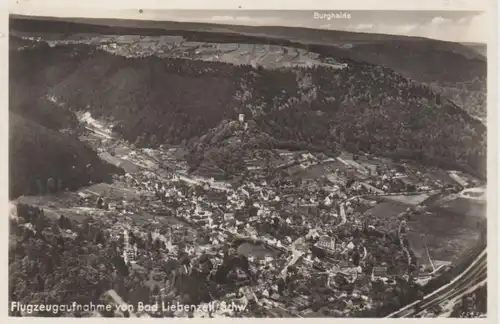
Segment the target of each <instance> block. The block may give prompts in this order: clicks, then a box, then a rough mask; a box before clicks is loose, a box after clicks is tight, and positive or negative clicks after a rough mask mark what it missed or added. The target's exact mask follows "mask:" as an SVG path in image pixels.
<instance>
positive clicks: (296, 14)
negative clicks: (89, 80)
mask: <svg viewBox="0 0 500 324" xmlns="http://www.w3.org/2000/svg"><path fill="white" fill-rule="evenodd" d="M11 13H18V14H28V15H41V16H58V17H75V18H76V17H87V18H122V19H141V20H142V19H145V20H160V21H161V20H167V21H185V22H207V23H217V24H232V25H251V26H290V27H308V28H320V29H332V30H345V31H355V32H370V33H382V34H393V35H407V36H420V37H428V38H434V39H440V40H447V41H454V42H479V43H486V42H487V40H488V38H489V34H488V31H489V28H488V19H487V14H486V13H485V12H480V11H443V10H440V11H386V10H384V11H375V10H355V11H346V10H344V11H342V10H336V11H317V12H315V11H306V10H163V9H147V8H145V9H142V12H140V11H139V10H138V9H117V10H110V9H102V10H95V9H93V10H90V9H84V8H81V9H79V10H76V11H75V10H73V11H71V10H69V9H68V8H60V10H53V8H52V9H51V11H49V10H44V8H43V7H33V6H31V7H27V6H26V7H25V8H22V7H19V6H18V7H17V8H15V10H11ZM328 13H330V14H332V15H330V17H334V16H335V17H336V18H331V19H326V16H323V15H322V14H328Z"/></svg>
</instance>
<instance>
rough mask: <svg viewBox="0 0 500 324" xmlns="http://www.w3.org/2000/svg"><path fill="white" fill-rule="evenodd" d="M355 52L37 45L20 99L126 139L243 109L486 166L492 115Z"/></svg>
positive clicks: (197, 128) (171, 135) (296, 135)
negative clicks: (51, 105) (324, 55)
mask: <svg viewBox="0 0 500 324" xmlns="http://www.w3.org/2000/svg"><path fill="white" fill-rule="evenodd" d="M348 62H349V63H348V67H347V68H344V69H332V68H328V67H325V66H313V67H297V68H293V69H292V68H288V69H279V70H265V69H262V68H253V67H252V66H250V65H243V66H234V65H231V64H226V63H220V62H202V61H195V60H184V59H161V58H158V57H147V58H125V57H120V56H115V55H112V54H109V53H105V52H101V51H98V50H95V49H94V48H93V47H92V46H86V45H81V46H73V45H71V46H56V47H54V48H51V47H48V46H45V47H43V46H38V47H37V48H35V49H33V50H24V51H20V52H17V53H16V55H14V56H12V58H11V90H10V91H11V97H12V98H14V99H12V100H11V109H15V107H16V106H18V105H19V103H21V102H23V100H26V99H25V97H26V96H22V95H21V94H22V93H29V96H28V97H33V98H31V99H30V100H34V99H37V98H40V97H50V98H53V100H55V101H57V103H58V105H61V106H63V107H66V108H70V109H73V110H85V111H90V112H91V113H92V115H95V116H96V117H105V118H109V119H113V120H115V121H116V122H118V126H117V127H116V129H115V131H117V132H118V133H120V134H122V135H123V137H124V138H125V139H127V140H129V141H130V142H134V143H136V144H137V145H146V144H147V145H151V146H156V145H159V144H162V143H174V144H179V143H186V142H188V141H189V140H191V139H192V138H193V137H195V136H196V137H200V136H202V135H203V134H205V132H207V131H208V130H209V129H211V128H213V127H216V126H217V125H218V124H219V122H221V121H222V120H224V119H236V118H237V114H238V113H240V112H241V113H245V114H246V115H247V116H248V117H249V118H253V119H254V120H255V122H256V124H257V125H258V126H259V127H260V128H261V129H262V131H264V132H265V133H267V134H269V135H270V136H273V137H275V138H276V139H277V140H286V141H296V142H304V143H309V144H312V145H316V144H320V145H325V146H326V147H329V148H339V147H340V148H341V147H344V148H346V149H348V150H351V151H359V150H362V151H367V152H371V153H373V154H378V155H384V156H391V157H395V158H410V159H415V160H418V161H420V162H422V163H427V164H432V165H438V166H441V167H445V168H451V169H455V168H456V169H463V170H467V171H468V172H471V173H474V174H476V175H484V174H485V154H486V145H485V144H486V138H485V136H486V130H485V127H484V125H482V124H481V123H480V122H478V121H476V120H475V119H473V118H472V117H470V116H469V115H468V114H466V113H465V112H464V111H463V110H462V109H460V108H459V107H457V106H455V105H454V104H452V103H450V102H448V100H447V99H446V98H443V97H441V96H440V95H437V94H436V93H434V92H433V91H432V90H431V89H430V88H428V87H427V86H425V85H422V84H420V83H417V82H414V81H411V80H410V79H407V78H405V77H403V76H402V75H400V74H397V73H395V72H394V71H392V70H391V69H389V68H385V67H382V66H376V65H372V64H368V63H362V62H357V61H353V60H349V61H348ZM25 71H31V73H30V74H27V73H26V72H25ZM33 80H37V81H36V82H34V81H33ZM44 80H46V81H44ZM23 89H25V90H24V91H23Z"/></svg>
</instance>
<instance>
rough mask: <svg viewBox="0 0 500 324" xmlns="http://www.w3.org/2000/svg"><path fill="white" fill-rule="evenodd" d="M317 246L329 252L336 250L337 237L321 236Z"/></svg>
mask: <svg viewBox="0 0 500 324" xmlns="http://www.w3.org/2000/svg"><path fill="white" fill-rule="evenodd" d="M316 246H317V247H319V248H320V249H323V250H325V251H327V252H333V251H335V239H334V238H331V237H329V236H326V235H324V236H321V237H320V238H319V240H318V242H317V243H316Z"/></svg>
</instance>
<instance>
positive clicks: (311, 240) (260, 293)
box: [17, 116, 482, 317]
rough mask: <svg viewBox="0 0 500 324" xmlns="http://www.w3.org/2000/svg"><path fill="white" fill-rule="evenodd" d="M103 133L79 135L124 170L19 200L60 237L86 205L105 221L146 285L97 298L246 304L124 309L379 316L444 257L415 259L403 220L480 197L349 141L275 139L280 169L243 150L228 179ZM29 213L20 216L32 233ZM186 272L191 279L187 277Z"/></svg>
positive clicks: (103, 237)
mask: <svg viewBox="0 0 500 324" xmlns="http://www.w3.org/2000/svg"><path fill="white" fill-rule="evenodd" d="M240 122H241V123H243V122H244V116H240ZM91 124H92V123H89V126H92V125H91ZM97 126H98V125H97ZM105 133H106V132H105V131H103V130H101V131H99V130H97V131H96V125H95V123H94V124H93V126H92V127H88V132H87V136H89V137H97V138H98V139H100V141H98V142H97V143H99V145H101V146H102V143H106V145H113V146H114V147H115V151H114V152H115V153H114V154H113V155H114V156H110V157H109V158H110V160H112V161H114V162H115V163H116V162H117V160H120V161H121V162H120V163H122V164H121V165H123V161H125V162H126V163H128V165H129V166H130V169H129V171H130V172H127V173H126V174H124V175H121V176H115V178H114V180H113V183H112V184H96V185H91V186H89V187H88V188H87V189H84V190H81V191H79V192H59V193H57V194H56V196H53V197H50V203H48V204H47V205H45V206H44V204H46V203H47V199H46V198H48V196H41V198H40V197H38V198H37V199H35V201H33V199H31V198H32V197H21V199H20V202H22V203H23V204H27V205H34V206H38V207H42V208H43V207H48V208H44V214H45V215H51V216H49V217H52V218H53V219H54V222H57V224H59V225H52V230H51V231H52V232H54V231H55V233H62V240H64V241H66V240H77V236H78V234H77V233H76V232H75V231H74V230H72V229H69V228H72V226H69V227H68V226H66V225H65V222H66V221H67V219H82V217H83V218H84V219H86V220H85V222H87V223H86V224H87V225H81V223H80V224H79V225H78V226H79V227H81V226H91V227H99V228H100V229H102V232H100V233H101V234H99V235H97V238H96V241H95V243H97V244H98V245H97V246H98V247H99V248H105V246H107V247H106V249H111V251H112V254H114V255H115V257H116V256H121V258H122V261H121V262H118V263H120V264H123V267H124V269H122V270H120V269H119V266H118V265H114V266H113V267H112V268H113V269H114V270H113V271H114V272H120V271H121V272H123V273H124V274H125V276H126V277H131V278H135V279H134V280H137V279H139V280H140V281H142V282H139V283H137V284H138V285H139V286H141V287H142V288H143V290H144V291H143V290H141V291H143V293H137V292H136V291H134V288H126V287H125V286H126V285H124V284H122V285H113V288H114V290H111V293H110V292H106V293H104V295H103V296H108V297H103V298H108V299H110V300H114V302H115V303H128V304H137V303H159V302H161V303H173V302H177V303H181V304H185V305H191V304H192V305H200V304H201V305H203V304H207V303H214V301H215V302H220V303H237V304H238V305H243V306H241V307H240V308H233V309H230V308H227V307H226V308H222V307H201V308H195V309H191V308H189V307H188V308H187V309H183V308H180V309H179V310H175V311H172V310H171V309H169V311H165V310H164V309H162V308H150V309H149V312H147V311H142V312H135V313H132V314H131V313H130V312H128V313H127V316H197V317H208V316H210V317H213V316H266V317H268V316H272V317H283V316H298V317H309V316H335V317H351V316H380V315H381V314H383V312H384V311H385V312H387V311H388V310H385V309H386V308H387V307H390V306H387V301H388V300H394V299H396V300H399V301H400V302H399V303H401V301H402V302H403V303H404V302H405V300H408V302H409V301H411V299H412V298H418V297H419V296H420V297H421V295H422V294H423V292H422V289H421V287H422V286H423V285H425V283H427V282H429V281H430V280H432V279H433V278H434V277H436V276H438V275H439V274H441V273H442V272H443V271H445V270H446V267H447V266H449V265H450V263H451V262H444V263H443V262H441V265H439V264H438V262H437V261H436V262H433V261H432V260H430V262H425V261H424V262H422V259H430V256H427V257H424V258H422V257H419V256H417V255H416V254H415V251H413V250H412V248H411V246H413V245H414V241H415V240H418V238H417V239H415V238H414V237H409V236H408V235H409V234H412V233H411V232H412V229H411V225H409V224H411V220H412V219H415V218H416V217H422V216H421V215H426V213H429V211H427V209H428V208H429V206H432V205H433V203H435V201H437V200H440V199H441V200H442V199H445V200H450V197H454V198H451V199H459V200H460V199H462V200H463V199H476V200H481V196H480V195H478V194H477V192H476V194H475V195H472V196H470V194H469V195H468V194H467V192H470V191H471V190H470V189H469V190H466V189H465V188H476V187H480V186H481V185H482V184H481V183H480V182H479V181H478V180H475V179H474V178H472V177H470V176H467V175H465V174H463V173H459V172H449V173H446V172H443V171H441V172H439V170H435V171H434V172H433V173H434V174H433V173H432V172H430V171H426V169H424V168H422V167H421V168H418V167H416V166H412V165H411V164H410V163H405V162H399V163H396V162H393V161H390V160H388V159H384V160H382V159H380V158H376V157H373V156H368V155H366V156H359V155H358V156H357V155H353V154H348V153H342V154H340V155H339V156H337V157H336V158H332V157H327V156H325V155H324V154H322V153H311V152H302V153H301V152H287V151H277V153H276V154H277V159H276V163H275V165H274V166H273V165H272V164H271V165H270V164H269V163H267V167H269V166H271V167H272V168H274V169H275V170H279V171H278V172H273V170H265V169H264V168H263V167H262V166H259V165H258V164H259V161H258V160H254V161H246V162H247V165H248V173H246V177H245V179H243V180H242V181H241V182H240V183H238V184H237V185H235V184H230V183H227V182H224V181H217V180H215V179H213V178H201V177H193V176H190V175H188V173H187V172H186V170H185V167H184V169H183V163H179V161H176V160H175V157H173V156H174V155H175V149H171V150H151V149H134V148H133V147H130V146H127V145H126V144H125V143H124V142H123V141H116V142H113V143H111V142H110V141H111V140H110V139H109V138H108V137H107V136H106V134H105ZM94 139H95V138H94ZM101 150H102V147H101ZM116 152H119V153H118V154H116ZM283 165H285V166H286V168H283ZM436 174H438V175H440V177H441V178H439V176H438V175H436ZM270 175H272V176H270ZM446 176H447V178H446ZM464 189H465V190H464ZM473 191H474V190H473ZM476 191H478V190H476ZM479 192H480V190H479ZM22 198H25V199H24V200H23V199H22ZM23 206H24V205H23ZM379 206H383V208H382V210H381V211H380V210H377V209H379ZM17 210H19V207H18V208H17ZM17 214H18V217H17V220H18V222H19V221H20V220H21V219H22V217H20V216H21V215H19V212H17ZM65 220H66V221H65ZM28 224H29V222H28V223H23V222H22V221H21V222H20V223H18V225H17V226H23V228H24V230H25V231H34V232H36V229H34V228H33V227H30V226H27V225H28ZM47 226H49V225H47ZM54 226H55V228H56V229H53V227H54ZM478 226H481V225H479V224H478ZM48 229H50V227H49V228H48ZM48 229H44V230H42V232H44V231H46V230H48ZM49 231H50V230H49ZM53 234H54V233H52V234H51V235H53ZM420 234H421V233H420ZM412 236H415V235H412ZM410 241H411V243H410ZM426 249H428V248H427V247H426ZM427 253H428V251H427ZM443 267H444V268H443ZM122 275H123V274H122ZM121 280H123V279H121ZM181 282H184V283H183V284H182V283H181ZM190 283H191V284H192V285H196V288H194V290H193V288H191V290H190V289H187V288H185V287H184V288H182V286H183V285H189V284H190ZM115 286H116V287H115ZM109 296H111V297H109ZM113 296H115V297H113ZM117 300H118V301H117ZM332 303H335V307H332ZM394 304H395V305H398V302H394ZM395 305H392V307H393V308H394V307H396V306H395ZM117 309H119V308H117ZM143 309H144V308H143ZM199 310H205V311H199ZM209 310H210V311H209ZM390 310H391V311H394V310H395V309H390ZM118 313H120V312H118ZM122 313H123V312H122ZM99 316H102V315H99ZM115 316H119V315H116V314H115ZM122 316H125V315H123V314H122Z"/></svg>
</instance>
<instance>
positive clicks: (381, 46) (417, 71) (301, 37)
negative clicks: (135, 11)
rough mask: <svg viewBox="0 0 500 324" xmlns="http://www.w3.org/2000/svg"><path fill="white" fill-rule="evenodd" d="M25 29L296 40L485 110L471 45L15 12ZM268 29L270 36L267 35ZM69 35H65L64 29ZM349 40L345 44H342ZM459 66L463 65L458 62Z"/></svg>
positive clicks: (483, 67) (482, 63) (482, 73)
mask: <svg viewBox="0 0 500 324" xmlns="http://www.w3.org/2000/svg"><path fill="white" fill-rule="evenodd" d="M10 24H11V29H12V30H16V31H21V32H37V33H40V32H44V33H59V31H60V30H64V31H66V33H67V34H68V33H73V34H75V33H76V34H77V33H92V34H103V35H142V36H145V35H150V36H159V35H176V36H182V37H183V38H184V39H185V40H187V41H195V42H213V43H242V44H269V45H278V46H292V47H296V48H301V49H305V50H308V51H312V52H316V53H318V54H320V55H322V56H323V57H335V58H336V59H337V60H340V61H345V60H356V61H362V62H368V63H371V64H375V65H381V66H384V67H388V68H390V69H392V70H394V71H396V72H397V73H400V74H402V75H403V76H405V77H408V78H411V79H413V80H416V81H418V82H422V83H425V84H427V85H432V86H433V89H434V90H435V91H438V92H439V93H442V94H443V95H445V96H448V97H449V98H451V99H453V101H454V102H455V103H457V104H458V105H460V106H461V107H463V108H464V109H465V110H466V111H467V112H469V113H471V114H473V115H474V116H478V117H481V118H484V117H485V116H486V112H487V109H486V74H487V73H486V71H487V64H486V58H485V57H484V56H482V55H480V54H478V53H477V51H475V50H474V49H472V48H471V47H469V46H467V45H463V44H459V43H453V42H446V41H440V40H434V39H427V38H421V37H407V36H396V35H382V34H371V33H355V32H346V31H332V30H321V29H310V28H295V27H279V26H259V27H255V26H234V25H224V26H223V28H221V26H220V25H216V24H200V23H179V22H163V21H134V20H113V19H107V20H106V19H73V20H68V21H65V20H54V19H51V18H44V19H41V20H39V19H33V18H26V17H11V19H10ZM263 35H266V36H263ZM63 36H64V35H63ZM344 44H346V45H349V46H340V45H344ZM457 66H459V67H460V68H458V69H457V68H456V67H457Z"/></svg>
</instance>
